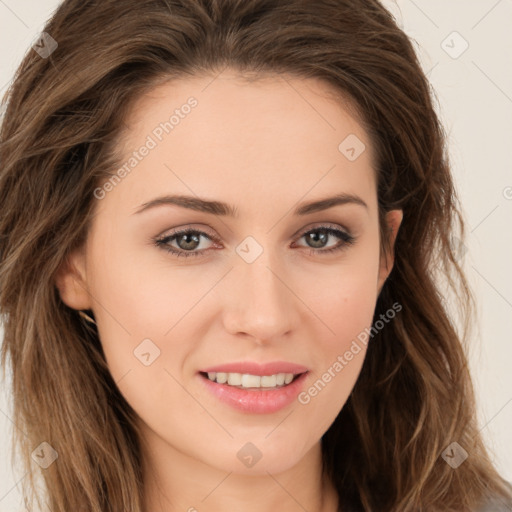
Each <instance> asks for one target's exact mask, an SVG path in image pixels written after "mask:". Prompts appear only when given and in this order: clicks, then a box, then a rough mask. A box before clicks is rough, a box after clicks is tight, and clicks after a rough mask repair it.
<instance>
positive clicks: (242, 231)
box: [57, 71, 402, 512]
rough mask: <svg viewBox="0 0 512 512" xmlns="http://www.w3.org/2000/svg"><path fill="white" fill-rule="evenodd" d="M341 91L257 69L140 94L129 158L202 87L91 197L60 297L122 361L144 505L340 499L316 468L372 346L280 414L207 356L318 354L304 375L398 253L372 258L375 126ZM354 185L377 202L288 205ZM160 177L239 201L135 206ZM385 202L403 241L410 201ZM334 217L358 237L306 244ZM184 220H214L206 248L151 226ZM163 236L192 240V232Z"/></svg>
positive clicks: (174, 507) (365, 307)
mask: <svg viewBox="0 0 512 512" xmlns="http://www.w3.org/2000/svg"><path fill="white" fill-rule="evenodd" d="M212 80H213V81H212ZM332 92H333V91H332V90H331V89H330V86H329V85H328V84H326V83H324V82H322V81H319V80H316V79H307V80H298V79H295V78H291V77H289V78H287V79H286V80H284V79H283V78H282V77H277V78H276V77H270V76H267V77H264V78H261V79H260V80H258V81H257V82H253V83H248V82H245V81H243V80H241V79H240V77H238V76H237V75H236V74H235V73H234V72H230V71H227V72H224V73H223V74H221V75H220V76H218V77H217V78H215V79H213V77H211V76H210V77H199V76H197V77H194V78H190V79H186V80H179V81H174V82H169V83H166V84H163V85H162V84H161V85H159V86H158V87H156V88H155V89H154V90H153V91H152V92H151V93H150V94H148V95H146V96H144V97H142V98H140V99H139V100H138V102H137V103H136V104H135V105H134V107H133V110H132V111H131V115H130V118H129V120H128V125H127V131H126V133H125V134H124V136H123V140H122V151H123V154H124V155H125V156H126V158H128V157H129V155H130V154H131V152H132V151H134V150H135V149H137V148H139V147H140V146H141V145H142V144H144V141H145V140H146V137H147V136H148V134H150V133H151V132H152V130H153V129H154V128H155V126H157V125H158V124H159V123H160V122H162V121H164V120H167V119H168V117H169V114H167V112H169V113H172V111H173V110H174V109H175V108H179V107H180V105H183V104H184V103H186V101H187V99H188V98H189V97H190V96H194V97H195V98H196V99H197V101H198V105H197V107H195V108H194V109H193V110H192V111H191V112H190V114H188V115H187V116H185V118H184V119H181V120H180V123H179V125H177V126H176V127H175V128H174V130H173V131H172V132H171V133H170V134H168V135H166V136H165V137H164V138H163V140H162V142H160V143H159V144H158V146H157V147H156V148H155V149H153V150H152V151H151V152H150V153H149V155H148V156H146V157H145V158H144V159H143V160H142V161H141V162H140V163H139V164H138V166H137V167H136V168H135V169H134V170H133V171H132V172H131V173H130V174H129V175H128V176H126V177H125V178H124V179H123V180H122V182H121V183H119V184H118V185H116V186H115V187H114V188H113V190H111V191H109V192H108V193H107V194H106V195H105V197H104V198H103V199H101V200H98V204H97V211H96V215H95V216H94V219H93V224H92V227H91V231H90V233H89V236H88V239H87V241H86V244H85V245H84V246H83V247H82V248H80V249H78V250H77V251H75V252H74V253H73V254H72V255H71V257H70V258H69V259H68V260H67V261H66V262H65V263H64V264H63V266H62V269H61V272H60V273H59V275H58V278H57V286H58V289H59V291H60V294H61V297H62V299H63V301H64V302H65V303H66V304H67V305H68V306H70V307H72V308H74V309H77V310H81V309H89V308H90V309H92V310H93V312H94V315H95V318H96V322H97V325H98V331H99V335H100V339H101V343H102V345H103V348H104V352H105V356H106V359H107V363H108V366H109V368H110V371H111V374H112V377H113V379H114V380H115V381H116V383H117V385H118V386H119V389H120V391H121V393H122V394H123V396H124V397H125V398H126V400H127V402H128V403H129V404H130V405H131V406H132V408H133V409H134V410H135V411H136V413H137V414H138V416H139V426H140V429H141V433H142V438H141V440H142V441H143V443H144V458H143V463H144V468H145V474H146V479H145V488H146V492H147V503H146V506H147V510H152V511H154V512H164V511H165V512H170V511H178V510H179V511H186V510H189V511H193V510H198V511H201V512H202V511H218V510H245V511H247V512H253V511H258V512H261V511H262V510H281V511H285V512H287V511H299V510H304V509H306V510H319V511H335V510H337V496H336V493H335V491H334V488H333V486H332V485H331V483H330V482H328V481H327V480H326V479H322V478H321V451H320V439H321V437H322V435H323V434H324V433H325V432H326V430H327V429H328V428H329V426H330V425H331V424H332V422H333V421H334V419H335V418H336V416H337V414H338V413H339V411H340V410H341V408H342V407H343V405H344V404H345V402H346V400H347V398H348V396H349V394H350V392H351V390H352V388H353V386H354V384H355V382H356V379H357V377H358V375H359V372H360V369H361V366H362V363H363V360H364V355H365V353H366V349H365V347H364V346H363V349H362V350H361V351H360V352H359V353H358V354H357V355H355V356H354V357H353V359H352V360H351V361H350V362H349V363H348V364H347V365H346V366H345V367H344V368H343V370H342V371H341V372H339V373H337V374H336V377H335V378H333V379H332V380H331V381H330V382H329V383H328V384H327V385H326V386H325V388H324V389H323V390H322V391H321V392H320V393H318V395H317V396H315V397H314V398H312V399H311V401H310V402H309V403H308V404H306V405H303V404H300V403H298V402H297V401H295V402H294V403H293V404H292V405H291V406H289V407H286V408H285V409H283V410H280V411H278V412H276V413H271V414H250V413H243V412H240V411H238V410H235V409H232V408H231V407H229V406H228V405H225V404H223V403H221V402H219V401H218V399H217V398H215V397H213V396H211V395H210V394H209V393H207V392H206V391H205V389H204V387H203V383H202V382H201V381H200V379H201V377H199V376H198V374H197V372H198V371H199V370H200V369H201V368H205V367H207V366H213V365H216V364H220V363H223V362H232V361H242V360H244V361H245V360H255V361H258V362H266V361H275V360H284V361H290V362H295V363H298V364H302V365H305V366H306V367H307V368H308V369H309V370H310V373H309V374H308V376H307V381H306V384H305V386H304V389H307V388H309V387H310V386H311V385H312V384H313V383H314V382H315V381H316V380H317V379H318V378H319V377H321V376H322V374H323V373H324V372H326V371H327V369H328V368H329V367H332V365H333V363H334V362H335V361H336V360H337V357H338V356H339V355H343V354H344V353H345V352H346V351H347V350H348V349H349V347H350V345H351V343H352V342H353V340H354V339H355V338H356V337H357V335H358V334H360V333H361V332H362V331H364V329H365V328H369V327H370V326H371V325H372V318H373V312H374V309H375V305H376V301H377V297H378V295H379V293H380V290H381V288H382V285H383V284H384V281H385V280H386V278H387V277H388V275H389V273H390V271H391V269H392V265H393V253H392V251H390V253H389V254H388V255H387V258H382V259H380V258H379V250H380V240H379V229H378V210H377V192H376V181H375V175H374V170H373V160H372V158H373V153H372V147H371V144H370V141H369V138H368V135H367V134H366V132H365V131H364V130H363V129H362V127H361V125H360V124H359V123H358V122H357V120H356V119H355V118H354V117H352V116H351V115H350V113H349V110H347V109H345V108H343V107H342V106H341V104H340V102H339V101H335V99H333V96H332ZM349 134H355V135H356V136H357V137H358V138H359V139H360V140H361V141H363V142H364V143H365V145H366V150H365V151H363V152H362V153H361V154H360V156H359V157H358V158H357V159H356V160H354V161H349V160H348V159H347V158H346V157H345V156H344V155H343V154H342V153H341V152H340V151H339V150H338V146H339V144H340V143H341V142H342V141H343V139H345V137H347V135H349ZM343 192H345V193H352V194H355V195H357V196H359V197H360V198H361V199H363V200H364V202H365V203H366V205H367V208H365V207H362V206H360V205H357V204H344V205H338V206H334V207H332V208H330V209H328V210H324V211H319V212H316V213H312V214H309V215H306V216H296V215H295V216H294V215H293V214H292V211H293V209H294V208H295V207H296V206H297V205H298V204H299V203H302V202H309V201H313V200H317V199H320V198H324V197H329V196H332V195H335V194H337V193H343ZM164 194H187V195H196V196H199V197H201V198H207V199H210V200H218V201H223V202H226V203H228V204H230V205H233V206H234V207H236V209H237V212H238V217H237V218H230V217H221V216H219V215H213V214H209V213H204V212H197V211H192V210H188V209H185V208H182V207H179V206H176V205H164V206H159V207H156V208H152V209H148V210H147V211H145V212H143V213H140V214H135V213H134V212H135V211H136V210H137V209H138V208H139V207H140V205H142V204H143V203H146V202H148V201H150V200H151V199H154V198H156V197H159V196H161V195H164ZM386 220H387V223H388V227H389V233H390V237H391V241H392V244H391V246H393V243H394V240H395V237H396V233H397V230H398V228H399V225H400V222H401V220H402V212H401V210H394V211H391V212H388V214H387V219H386ZM325 224H329V225H333V226H334V227H337V228H338V229H341V230H345V231H349V233H350V234H351V235H353V236H354V237H356V241H355V243H354V244H352V245H349V246H346V247H344V248H343V249H342V250H340V251H337V252H333V253H330V254H322V253H321V251H322V250H325V248H326V247H327V248H330V247H334V246H336V245H338V244H339V243H340V240H339V238H337V237H336V236H334V235H329V237H328V238H327V239H326V240H325V242H324V245H322V244H321V243H318V244H317V245H311V244H308V238H307V237H305V236H303V235H304V234H305V233H307V232H309V231H310V230H312V229H313V228H317V229H318V227H319V226H322V225H325ZM183 227H193V228H194V229H198V230H201V231H204V232H206V233H207V234H208V236H210V237H211V238H210V239H209V238H205V237H201V238H200V240H201V243H200V245H196V246H195V247H194V248H193V249H192V251H196V252H201V251H206V250H207V249H210V248H211V250H208V251H206V252H203V254H202V255H201V256H197V257H189V258H183V257H180V258H178V257H176V256H174V255H172V254H170V253H168V252H166V251H165V250H164V249H163V248H161V247H158V246H156V245H155V244H154V243H153V242H152V241H151V239H152V238H155V237H158V236H159V235H166V234H169V233H170V232H171V231H172V230H173V229H176V228H183ZM315 233H317V232H315ZM247 236H251V237H253V238H254V239H255V240H256V241H257V243H258V244H259V245H260V246H261V247H262V248H263V252H262V254H261V255H260V256H259V257H258V258H257V259H256V260H255V261H254V262H252V263H247V262H246V261H245V260H244V259H243V258H241V257H240V256H239V255H238V253H237V252H236V250H235V249H236V248H237V246H238V245H239V244H240V243H241V242H242V241H244V239H245V238H246V237H247ZM213 237H215V238H216V239H215V238H213ZM169 244H171V245H172V247H174V248H175V249H176V250H179V249H180V248H181V250H182V251H185V250H186V248H187V247H190V245H188V246H187V240H186V239H183V238H181V240H180V239H179V238H178V239H175V240H174V241H173V242H169ZM189 244H190V241H189ZM184 248H185V249H184ZM308 249H317V251H318V252H317V253H316V254H309V251H308ZM189 250H190V249H189ZM146 338H149V339H151V340H152V342H153V343H154V344H155V345H156V346H158V348H159V349H160V356H159V357H158V358H157V359H155V360H154V362H152V364H150V365H149V366H145V365H144V364H142V363H141V362H140V361H139V360H138V359H137V358H136V357H135V356H134V353H133V351H134V350H135V349H136V347H137V346H138V345H139V344H140V343H141V341H142V340H144V339H146ZM370 342H371V341H370ZM247 442H251V443H253V444H254V445H255V446H256V447H257V448H258V450H259V451H260V452H261V454H262V457H261V459H260V460H259V461H258V463H256V464H255V465H254V466H252V467H251V468H248V467H246V466H245V465H244V464H242V462H241V461H240V460H239V459H238V458H237V452H238V451H239V450H240V449H241V448H242V447H243V446H244V445H245V444H246V443H247ZM347 442H350V440H347Z"/></svg>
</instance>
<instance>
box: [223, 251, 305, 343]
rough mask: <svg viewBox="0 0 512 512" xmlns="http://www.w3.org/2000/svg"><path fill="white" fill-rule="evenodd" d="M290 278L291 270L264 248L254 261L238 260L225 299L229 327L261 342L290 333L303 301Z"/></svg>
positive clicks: (229, 329) (224, 316)
mask: <svg viewBox="0 0 512 512" xmlns="http://www.w3.org/2000/svg"><path fill="white" fill-rule="evenodd" d="M287 277H288V279H287ZM287 281H290V278H289V273H287V272H286V271H284V268H283V267H282V266H281V265H279V264H278V263H276V262H275V261H273V262H272V261H271V259H270V258H269V257H268V255H267V254H266V252H265V251H264V252H263V254H261V255H260V257H259V258H258V259H257V260H256V261H254V262H252V263H246V262H245V261H243V260H241V259H240V260H239V261H237V262H236V264H235V268H234V269H233V271H232V272H230V279H229V283H226V286H227V289H226V291H225V300H224V301H223V320H224V328H225V329H226V331H227V332H229V333H230V334H233V335H238V336H240V335H245V336H249V337H251V338H252V339H253V340H254V341H255V342H257V343H259V344H264V343H269V342H272V341H275V340H278V339H280V338H282V337H283V336H284V335H286V334H288V333H290V331H291V329H292V327H293V326H295V327H297V326H298V322H299V317H300V313H299V311H298V309H297V308H298V307H299V305H300V304H301V302H300V300H299V299H298V298H297V297H296V295H295V294H294V293H293V286H292V285H291V283H288V282H287Z"/></svg>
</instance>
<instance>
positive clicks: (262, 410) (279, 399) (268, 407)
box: [199, 372, 308, 414]
mask: <svg viewBox="0 0 512 512" xmlns="http://www.w3.org/2000/svg"><path fill="white" fill-rule="evenodd" d="M307 374H308V372H305V373H303V374H302V375H300V376H299V377H297V378H296V379H295V380H294V381H292V382H291V383H290V384H288V385H286V386H283V387H281V388H278V389H265V388H260V389H240V388H235V387H233V386H229V385H228V384H218V383H217V382H213V381H211V380H210V379H208V377H205V376H203V375H201V374H199V377H200V379H201V380H202V381H203V382H204V385H205V386H206V388H207V389H208V391H210V392H211V393H212V394H213V395H215V396H216V397H217V398H218V399H219V400H220V401H221V402H223V403H225V404H228V405H230V406H231V407H234V408H235V409H238V410H240V411H243V412H248V413H257V414H269V413H273V412H276V411H279V410H281V409H284V408H285V407H287V406H289V405H290V404H291V403H293V402H294V401H295V400H296V398H297V395H298V394H299V393H300V392H301V389H302V387H303V385H304V381H305V379H306V376H307Z"/></svg>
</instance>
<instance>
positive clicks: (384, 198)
mask: <svg viewBox="0 0 512 512" xmlns="http://www.w3.org/2000/svg"><path fill="white" fill-rule="evenodd" d="M6 100H8V105H7V110H6V115H5V120H4V123H3V125H2V129H1V133H0V162H1V167H0V202H1V204H2V215H1V218H0V244H1V245H0V285H1V289H0V308H1V311H2V313H3V318H4V329H5V336H4V341H3V345H2V364H3V365H4V368H5V366H6V365H7V360H8V359H9V363H10V370H11V371H12V386H13V393H14V413H13V419H14V422H15V424H16V426H17V427H18V428H17V429H16V431H15V434H16V441H17V444H16V446H17V447H18V448H19V450H20V454H21V456H22V457H23V460H24V461H25V464H26V467H27V470H28V471H29V474H28V475H27V478H26V479H25V480H24V481H23V483H24V485H25V492H26V501H27V506H28V507H29V509H30V510H32V501H33V498H34V497H35V498H36V499H37V501H38V504H39V506H41V498H42V496H41V495H38V494H37V493H35V492H34V490H35V480H36V476H38V475H42V477H43V479H44V484H45V494H46V498H45V499H44V502H45V505H47V506H48V508H49V509H50V510H52V512H65V511H66V512H67V511H70V510H73V511H87V512H106V511H113V512H118V511H130V512H149V511H151V512H174V511H187V510H188V511H201V512H203V511H218V510H244V511H249V512H251V511H256V510H258V511H259V512H261V511H262V510H264V511H270V510H281V511H285V512H288V511H299V510H308V511H311V512H312V511H319V512H334V511H343V512H347V511H366V512H368V511H378V512H383V511H400V512H413V511H414V512H417V511H428V512H431V511H481V510H510V508H507V507H510V503H511V501H512V499H511V495H510V490H509V488H508V487H507V484H506V482H504V481H503V480H502V479H501V478H500V476H499V475H498V474H497V472H496V470H495V469H494V468H493V466H492V463H491V461H490V458H489V456H488V454H487V452H486V449H485V447H484V444H483V441H482V438H481V436H480V433H479V431H478V427H477V425H476V418H475V406H474V397H473V390H472V386H471V381H470V376H469V375H468V369H467V361H466V358H465V355H464V350H463V343H464V341H465V339H466V330H464V332H458V330H457V329H456V328H455V326H454V323H455V322H454V321H453V320H452V319H451V318H450V316H449V314H448V312H447V307H446V304H445V302H444V300H443V294H442V292H441V291H440V284H439V283H440V282H441V281H440V279H441V278H448V282H449V283H450V285H451V286H452V291H453V292H455V293H454V294H453V300H455V298H456V299H457V300H458V301H459V305H460V311H461V312H462V313H463V314H464V315H465V319H466V320H467V323H466V327H467V326H468V325H469V318H470V316H471V314H470V313H471V308H472V302H473V299H472V296H471V292H470V290H469V289H468V286H467V282H466V279H465V276H464V274H463V272H462V270H461V268H460V266H459V264H458V261H457V253H456V248H455V247H452V244H451V243H450V241H451V240H453V239H454V238H453V237H454V236H455V235H454V234H455V233H456V234H457V237H458V238H460V239H463V236H464V222H463V219H462V217H461V214H460V211H459V209H458V207H457V200H456V194H455V190H454V185H453V181H452V177H451V174H450V168H449V163H448V160H447V154H446V146H445V137H444V132H443V129H442V127H441V125H440V122H439V120H438V118H437V116H436V113H435V111H434V108H433V100H432V91H431V88H430V86H429V83H428V81H427V79H426V77H425V75H424V74H423V72H422V69H421V67H420V65H419V63H418V60H417V57H416V55H415V53H414V50H413V47H412V45H411V43H410V41H409V40H408V38H407V37H406V35H405V34H404V33H403V32H402V31H401V30H400V29H399V28H398V27H397V25H396V23H395V20H394V19H393V17H392V16H391V15H390V14H389V13H388V12H387V11H386V10H385V9H384V8H383V6H382V5H380V4H379V3H378V2H377V0H359V1H354V0H351V1H348V0H335V1H334V0H322V1H316V2H305V1H301V0H279V1H275V0H274V1H269V0H142V1H141V0H115V1H114V0H101V1H87V2H84V1H83V0H80V1H79V0H66V1H65V2H63V3H62V5H61V6H60V7H59V9H58V10H57V11H56V12H55V13H54V15H53V17H52V19H51V20H50V21H49V23H48V24H47V26H46V27H45V30H44V34H43V35H42V38H41V40H40V41H39V42H38V44H36V45H35V46H34V49H33V50H31V51H30V52H29V53H28V55H27V56H26V57H25V59H24V61H23V62H22V64H21V66H20V68H19V70H18V72H17V75H16V78H15V80H14V82H13V84H12V85H11V87H10V89H9V91H8V95H7V97H6ZM21 432H23V434H21ZM36 470H37V471H36ZM34 494H35V496H34ZM30 499H32V501H31V502H30V505H29V504H28V503H29V501H30Z"/></svg>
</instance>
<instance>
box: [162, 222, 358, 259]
mask: <svg viewBox="0 0 512 512" xmlns="http://www.w3.org/2000/svg"><path fill="white" fill-rule="evenodd" d="M316 231H323V232H325V233H326V234H327V235H334V236H336V237H337V238H339V239H340V240H341V243H340V244H339V245H336V246H334V247H330V248H329V249H312V248H309V249H307V248H306V249H307V250H308V251H309V254H310V255H316V254H326V253H333V252H337V251H341V250H343V249H346V248H347V247H348V246H350V245H352V244H354V242H355V240H356V239H355V237H353V236H352V235H349V234H348V233H346V232H345V231H341V230H339V229H336V228H333V227H331V226H318V227H315V228H313V229H310V230H308V231H305V232H304V233H302V235H301V236H300V237H299V239H300V238H302V237H304V236H306V235H308V234H310V233H314V232H316ZM189 234H197V235H203V236H205V237H206V238H208V239H210V240H212V241H215V242H218V240H216V239H214V238H213V237H211V236H209V235H208V234H207V233H205V232H203V231H199V230H197V229H190V228H186V229H182V230H178V231H175V232H173V233H171V234H170V235H166V236H165V237H162V238H156V239H154V243H155V245H156V246H157V247H159V248H161V249H163V250H164V251H167V252H170V253H171V254H173V255H175V256H177V257H184V258H188V257H190V256H201V255H202V254H203V253H205V252H206V251H208V250H209V249H204V250H202V251H184V250H183V249H180V250H177V249H175V248H174V247H171V246H170V245H169V242H171V241H172V240H175V239H176V238H178V237H179V236H180V235H189Z"/></svg>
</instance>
